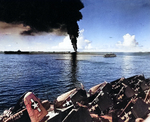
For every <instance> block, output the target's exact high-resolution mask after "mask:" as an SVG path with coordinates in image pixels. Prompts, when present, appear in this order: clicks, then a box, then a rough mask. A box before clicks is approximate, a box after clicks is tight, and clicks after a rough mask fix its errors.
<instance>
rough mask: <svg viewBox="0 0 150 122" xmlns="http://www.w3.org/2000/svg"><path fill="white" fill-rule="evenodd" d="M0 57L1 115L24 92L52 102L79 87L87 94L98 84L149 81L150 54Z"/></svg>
mask: <svg viewBox="0 0 150 122" xmlns="http://www.w3.org/2000/svg"><path fill="white" fill-rule="evenodd" d="M116 54H117V57H114V58H104V57H103V54H102V53H96V54H78V55H77V56H76V57H74V56H73V55H72V54H29V55H16V54H10V55H9V54H0V113H1V112H2V111H3V110H4V109H8V108H9V107H11V106H13V105H15V104H16V102H17V100H18V99H19V98H20V96H21V95H22V94H23V93H24V92H26V91H33V92H34V93H35V94H36V95H37V96H38V97H39V98H40V99H48V100H50V101H53V100H54V99H55V98H56V97H57V96H58V95H61V94H62V93H64V92H66V91H68V90H71V89H73V88H75V87H79V86H80V83H82V84H83V85H84V88H85V89H86V90H88V89H89V88H90V87H92V86H94V85H97V84H99V83H101V82H104V81H107V82H111V81H113V80H116V79H118V78H121V77H125V78H128V77H131V76H133V75H140V74H144V76H145V77H146V78H149V77H150V53H116Z"/></svg>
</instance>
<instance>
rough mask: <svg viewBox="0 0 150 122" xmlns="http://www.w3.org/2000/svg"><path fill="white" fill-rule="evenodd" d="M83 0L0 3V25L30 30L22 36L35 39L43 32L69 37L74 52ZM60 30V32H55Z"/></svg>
mask: <svg viewBox="0 0 150 122" xmlns="http://www.w3.org/2000/svg"><path fill="white" fill-rule="evenodd" d="M83 7H84V6H83V3H82V2H81V1H80V0H0V21H3V22H7V23H10V24H13V26H14V25H17V24H23V25H24V26H29V27H30V29H29V30H27V31H24V32H21V34H22V35H35V34H40V32H53V31H55V32H59V33H58V34H59V35H60V34H62V35H63V34H66V33H68V34H69V36H70V39H71V42H72V45H73V48H74V50H75V51H77V37H78V35H79V26H78V24H77V21H79V20H80V19H82V14H81V12H80V10H81V9H82V8H83ZM56 30H57V31H56Z"/></svg>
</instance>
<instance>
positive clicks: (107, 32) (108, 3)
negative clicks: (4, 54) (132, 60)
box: [0, 0, 150, 52]
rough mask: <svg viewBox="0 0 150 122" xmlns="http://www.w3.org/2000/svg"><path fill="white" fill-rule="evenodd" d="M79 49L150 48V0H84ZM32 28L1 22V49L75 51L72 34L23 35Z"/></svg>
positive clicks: (112, 50) (137, 49)
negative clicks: (71, 38)
mask: <svg viewBox="0 0 150 122" xmlns="http://www.w3.org/2000/svg"><path fill="white" fill-rule="evenodd" d="M82 3H83V4H84V8H83V9H81V10H80V12H81V13H82V16H83V18H82V19H81V20H80V21H78V25H79V37H78V38H77V42H78V43H77V46H78V51H89V52H93V51H95V52H139V51H140V52H145V51H150V46H149V45H150V14H149V13H150V0H82ZM27 28H29V27H24V26H23V24H18V25H15V26H14V25H12V24H8V23H6V22H2V21H0V51H6V50H9V51H10V50H22V51H73V48H72V45H71V41H70V38H69V35H58V34H55V33H54V32H53V33H41V34H37V35H35V36H23V35H20V32H21V31H24V30H26V29H27Z"/></svg>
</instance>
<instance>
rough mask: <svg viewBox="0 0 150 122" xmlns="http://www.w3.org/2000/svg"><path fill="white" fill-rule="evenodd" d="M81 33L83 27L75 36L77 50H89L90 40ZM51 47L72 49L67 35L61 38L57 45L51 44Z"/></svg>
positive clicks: (59, 49)
mask: <svg viewBox="0 0 150 122" xmlns="http://www.w3.org/2000/svg"><path fill="white" fill-rule="evenodd" d="M83 33H84V29H82V30H81V31H80V34H79V37H78V38H77V47H78V51H86V50H91V49H92V45H91V42H90V41H89V40H87V39H85V38H84V36H83ZM52 49H53V50H58V51H66V50H67V51H68V50H69V51H73V47H72V44H71V40H70V38H69V35H68V36H66V37H65V38H64V39H63V41H62V42H60V43H59V44H58V45H57V46H53V47H52Z"/></svg>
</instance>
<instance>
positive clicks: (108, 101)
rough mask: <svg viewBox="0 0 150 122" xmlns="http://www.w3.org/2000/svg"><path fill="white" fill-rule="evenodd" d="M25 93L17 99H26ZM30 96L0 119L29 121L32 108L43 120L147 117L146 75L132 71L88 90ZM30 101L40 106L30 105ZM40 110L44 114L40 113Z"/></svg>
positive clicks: (111, 121) (120, 121) (149, 86)
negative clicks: (51, 98) (47, 96)
mask: <svg viewBox="0 0 150 122" xmlns="http://www.w3.org/2000/svg"><path fill="white" fill-rule="evenodd" d="M28 94H29V93H27V94H25V96H24V97H22V98H21V99H23V98H24V99H26V98H27V97H28V96H27V95H28ZM30 94H32V93H30ZM32 96H34V95H32ZM30 98H31V97H29V99H28V100H29V101H30V102H29V103H30V104H29V105H28V104H27V103H25V105H26V106H28V107H25V106H24V105H22V106H23V107H22V106H20V107H16V106H18V104H17V105H16V106H15V107H14V108H13V109H10V110H8V111H7V115H6V112H4V113H3V114H2V115H1V119H0V122H12V121H14V122H30V121H31V120H30V119H32V120H34V119H36V118H37V117H36V114H35V115H34V114H33V113H34V111H36V112H35V113H37V112H39V113H38V115H40V116H42V118H40V120H38V121H47V122H95V121H98V122H105V121H108V122H128V121H129V122H135V121H140V120H146V119H147V118H148V117H149V113H150V110H149V108H150V79H145V77H144V76H143V75H136V76H133V77H130V78H120V79H118V80H115V81H112V82H110V83H107V82H104V83H101V84H98V85H96V86H94V87H92V88H91V89H90V90H89V91H85V90H84V89H83V87H82V88H75V89H73V90H71V91H69V92H67V93H65V94H62V95H61V96H59V97H57V99H56V100H55V101H54V102H49V101H47V100H46V101H40V100H39V99H37V98H36V97H35V98H36V99H34V97H33V98H31V99H32V100H30ZM21 99H20V101H21ZM35 101H37V102H35ZM18 103H19V105H20V102H18ZM33 103H34V104H35V103H37V104H38V105H40V106H38V105H37V104H36V106H35V105H34V107H35V108H36V109H35V108H33V107H30V106H31V104H33ZM17 108H18V109H17ZM43 110H44V112H43ZM31 111H32V113H30V112H31ZM42 112H43V113H46V114H44V115H42V114H41V113H42ZM26 113H27V114H26ZM38 115H37V116H38ZM34 117H35V118H34ZM23 118H26V120H23Z"/></svg>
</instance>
